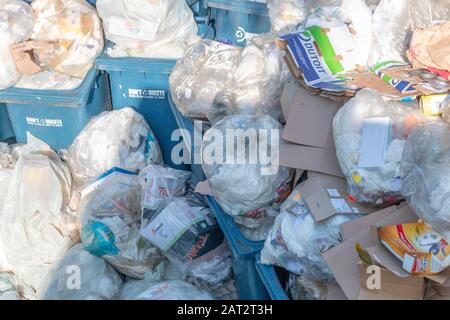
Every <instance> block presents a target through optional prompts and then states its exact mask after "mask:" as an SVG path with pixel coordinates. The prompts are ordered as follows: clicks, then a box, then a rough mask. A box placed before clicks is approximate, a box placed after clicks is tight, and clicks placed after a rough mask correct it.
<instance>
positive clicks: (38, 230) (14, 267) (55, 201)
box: [0, 134, 78, 298]
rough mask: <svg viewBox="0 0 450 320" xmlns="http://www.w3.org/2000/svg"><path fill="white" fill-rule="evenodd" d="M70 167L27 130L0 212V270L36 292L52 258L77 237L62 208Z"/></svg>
mask: <svg viewBox="0 0 450 320" xmlns="http://www.w3.org/2000/svg"><path fill="white" fill-rule="evenodd" d="M70 194H71V176H70V172H69V169H68V168H67V166H66V165H65V163H63V162H62V161H61V159H60V158H59V156H58V155H57V154H56V153H55V152H53V151H52V150H51V149H50V147H49V146H48V145H46V144H45V143H44V142H42V141H40V140H38V139H37V138H34V137H33V136H31V135H30V134H29V135H28V144H27V145H25V146H24V147H23V148H22V149H21V150H20V153H19V158H18V161H17V163H16V166H15V168H14V172H13V175H12V178H11V182H10V185H9V188H8V192H7V194H6V196H5V198H4V205H3V208H2V210H1V213H0V270H2V271H10V272H12V273H13V274H14V275H15V276H16V278H17V280H18V281H19V282H21V283H22V282H23V284H24V286H27V287H28V288H30V289H31V290H32V292H31V295H29V296H27V297H26V298H36V296H39V295H40V293H41V290H42V287H41V286H42V285H43V280H44V279H45V278H46V276H47V275H48V273H49V271H50V270H51V267H52V264H53V263H54V262H56V261H58V259H59V258H60V257H61V256H62V255H63V254H64V253H65V252H66V251H67V249H68V248H69V247H70V246H71V244H72V243H73V241H74V239H76V238H77V237H78V233H77V228H76V221H73V220H72V217H71V216H70V215H67V214H65V212H64V211H65V208H66V206H67V203H68V201H69V199H70Z"/></svg>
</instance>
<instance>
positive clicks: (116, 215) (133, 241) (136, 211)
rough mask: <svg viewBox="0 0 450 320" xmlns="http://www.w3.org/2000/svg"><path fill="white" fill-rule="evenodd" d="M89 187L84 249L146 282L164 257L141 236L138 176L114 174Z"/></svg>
mask: <svg viewBox="0 0 450 320" xmlns="http://www.w3.org/2000/svg"><path fill="white" fill-rule="evenodd" d="M87 188H88V189H90V190H92V191H91V192H90V193H87V195H85V196H84V198H82V199H81V206H80V217H81V241H82V243H83V246H84V248H85V249H86V250H87V251H89V252H90V253H92V254H93V255H96V256H98V257H102V258H103V259H105V260H106V261H107V262H108V263H110V264H111V265H112V266H114V267H115V268H116V269H117V270H119V271H120V272H121V273H123V274H125V275H127V276H129V277H132V278H135V279H143V278H144V274H145V272H147V271H148V270H152V269H153V268H154V267H156V265H157V264H158V263H159V262H160V261H161V260H162V255H161V254H160V252H159V250H158V249H156V248H155V247H153V246H152V245H151V243H150V242H149V241H147V240H146V239H145V238H143V237H141V235H140V227H141V216H142V213H141V193H142V188H141V186H140V184H139V182H138V177H137V176H136V175H134V174H127V173H122V172H112V173H111V174H109V175H108V176H106V177H104V178H102V179H100V180H98V181H97V182H94V183H93V184H92V185H90V186H88V187H87ZM85 191H86V189H84V190H83V191H82V193H84V192H85Z"/></svg>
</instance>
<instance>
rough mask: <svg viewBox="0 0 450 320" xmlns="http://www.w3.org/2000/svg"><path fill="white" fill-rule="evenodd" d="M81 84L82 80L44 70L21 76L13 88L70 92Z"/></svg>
mask: <svg viewBox="0 0 450 320" xmlns="http://www.w3.org/2000/svg"><path fill="white" fill-rule="evenodd" d="M82 82H83V79H79V78H74V77H71V76H69V75H67V74H64V73H59V72H56V71H51V70H44V71H41V72H38V73H35V74H33V75H22V78H20V80H19V81H18V82H17V83H16V85H15V87H17V88H23V89H34V90H72V89H75V88H77V87H79V86H80V85H81V83H82Z"/></svg>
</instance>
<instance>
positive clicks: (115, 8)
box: [96, 0, 200, 59]
mask: <svg viewBox="0 0 450 320" xmlns="http://www.w3.org/2000/svg"><path fill="white" fill-rule="evenodd" d="M96 6H97V10H98V12H99V15H100V17H101V18H102V20H103V27H104V30H105V34H106V38H107V39H108V40H109V41H112V42H113V43H115V44H116V46H114V47H112V48H108V50H107V53H108V54H109V55H110V56H113V57H123V56H134V57H146V58H166V59H178V58H181V57H182V56H183V53H184V50H185V49H186V47H187V46H189V45H191V44H192V43H194V42H196V41H198V40H200V37H198V36H197V32H198V28H197V24H196V22H195V20H194V15H193V13H192V10H191V9H190V8H189V6H188V4H187V3H186V1H185V0H156V1H145V0H132V1H129V0H99V1H97V4H96Z"/></svg>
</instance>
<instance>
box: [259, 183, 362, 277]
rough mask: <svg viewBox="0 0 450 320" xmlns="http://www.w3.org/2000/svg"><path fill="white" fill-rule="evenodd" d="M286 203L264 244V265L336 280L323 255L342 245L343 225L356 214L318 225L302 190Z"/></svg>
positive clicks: (304, 275)
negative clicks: (304, 199)
mask: <svg viewBox="0 0 450 320" xmlns="http://www.w3.org/2000/svg"><path fill="white" fill-rule="evenodd" d="M300 186H301V185H299V186H297V188H296V189H294V191H293V192H292V193H291V195H290V196H289V198H288V199H287V200H286V201H285V202H283V204H282V206H281V213H280V215H279V216H277V218H276V220H275V224H274V226H273V228H272V230H271V231H270V233H269V236H268V237H267V239H266V242H265V243H264V248H263V250H262V252H261V262H262V263H264V264H272V265H276V266H279V267H282V268H284V269H286V270H288V271H289V272H292V273H295V274H298V275H301V276H303V277H305V278H308V279H312V280H315V281H325V282H326V281H329V280H331V279H333V278H334V277H333V275H332V273H331V271H330V270H329V269H328V266H327V264H326V262H325V260H324V259H323V257H322V254H323V253H324V252H326V251H328V250H329V249H331V248H333V247H334V246H336V245H338V244H339V243H341V242H342V237H341V229H340V226H341V224H342V223H345V222H348V221H351V220H354V219H356V218H357V216H356V215H336V216H333V217H331V218H329V219H327V220H325V221H323V222H320V223H316V222H315V220H314V217H313V216H312V214H311V212H310V211H309V209H308V206H307V205H306V204H305V202H304V201H303V199H302V195H301V192H300V190H299V188H300Z"/></svg>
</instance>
